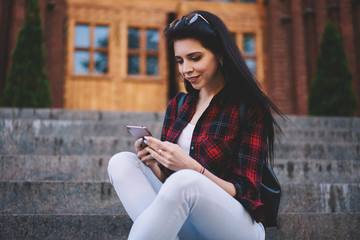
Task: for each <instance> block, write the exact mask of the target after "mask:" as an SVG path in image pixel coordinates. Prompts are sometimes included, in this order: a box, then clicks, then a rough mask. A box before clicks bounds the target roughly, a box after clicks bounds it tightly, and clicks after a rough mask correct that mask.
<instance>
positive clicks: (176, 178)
mask: <svg viewBox="0 0 360 240" xmlns="http://www.w3.org/2000/svg"><path fill="white" fill-rule="evenodd" d="M201 178H204V176H203V175H202V174H200V173H199V172H197V171H194V170H190V169H183V170H179V171H177V172H175V173H173V174H172V175H171V176H170V177H168V179H167V180H166V181H165V183H164V185H163V187H162V188H161V190H160V193H159V194H161V192H163V194H164V195H165V196H166V198H170V199H169V200H171V198H175V199H176V198H177V199H178V198H179V197H180V196H190V195H194V194H196V192H197V191H196V189H197V188H198V187H199V184H200V183H201V181H200V180H201ZM194 190H195V191H194Z"/></svg>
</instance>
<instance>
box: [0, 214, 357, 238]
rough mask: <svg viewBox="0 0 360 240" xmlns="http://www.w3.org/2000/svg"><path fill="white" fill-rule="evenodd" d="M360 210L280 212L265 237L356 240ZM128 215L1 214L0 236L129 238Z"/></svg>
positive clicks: (129, 224) (129, 221)
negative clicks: (276, 223) (275, 225)
mask: <svg viewBox="0 0 360 240" xmlns="http://www.w3.org/2000/svg"><path fill="white" fill-rule="evenodd" d="M359 218H360V213H336V214H331V213H330V214H311V213H310V214H309V213H307V214H280V215H279V218H278V224H279V228H267V229H266V240H288V239H291V240H303V239H327V240H338V239H341V240H354V239H358V237H359V236H360V221H359ZM131 225H132V222H131V220H130V219H129V217H128V216H127V215H112V214H109V215H93V214H91V215H32V214H31V215H26V214H21V215H18V214H1V215H0V239H7V240H15V239H16V240H17V239H48V240H58V239H127V236H128V233H129V230H130V228H131Z"/></svg>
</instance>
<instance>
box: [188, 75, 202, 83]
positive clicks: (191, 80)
mask: <svg viewBox="0 0 360 240" xmlns="http://www.w3.org/2000/svg"><path fill="white" fill-rule="evenodd" d="M199 77H200V75H199V76H195V77H187V78H186V80H188V81H189V82H190V83H194V82H196V81H197V80H198V79H199Z"/></svg>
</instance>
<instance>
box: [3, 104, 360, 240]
mask: <svg viewBox="0 0 360 240" xmlns="http://www.w3.org/2000/svg"><path fill="white" fill-rule="evenodd" d="M163 116H164V115H163V113H135V112H132V113H129V112H88V111H70V110H49V109H41V110H34V109H24V110H19V109H6V108H2V109H1V108H0V166H1V168H0V194H1V195H0V239H126V237H127V234H128V231H129V229H130V227H131V220H130V219H129V217H128V216H127V214H126V212H125V210H124V208H123V207H122V205H121V203H120V201H119V199H118V198H117V196H116V194H115V191H114V190H113V188H112V186H111V184H110V183H109V180H108V176H107V170H106V168H107V164H108V160H109V158H110V156H111V155H113V154H114V153H116V152H119V151H122V150H130V151H131V150H132V149H133V139H132V137H131V136H130V135H129V134H128V133H127V131H126V128H125V125H126V124H140V125H147V126H149V128H150V129H151V131H152V133H153V135H155V136H157V137H158V136H160V131H161V125H162V121H163ZM289 118H290V120H291V123H290V124H289V123H285V122H283V121H282V120H279V121H280V124H281V126H282V128H283V132H284V134H285V136H282V135H279V139H278V142H277V143H276V153H275V155H276V157H275V166H274V169H275V172H276V173H277V175H278V177H279V180H280V182H281V184H282V189H283V196H282V199H281V205H280V214H279V226H278V228H268V229H267V239H360V237H359V236H360V191H359V190H360V119H359V118H308V117H293V116H291V117H289Z"/></svg>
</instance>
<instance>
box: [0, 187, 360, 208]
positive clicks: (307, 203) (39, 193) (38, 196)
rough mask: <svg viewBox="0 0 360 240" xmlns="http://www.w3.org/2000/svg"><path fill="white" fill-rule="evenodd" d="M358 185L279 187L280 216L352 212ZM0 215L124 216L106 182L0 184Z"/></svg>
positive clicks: (359, 194)
mask: <svg viewBox="0 0 360 240" xmlns="http://www.w3.org/2000/svg"><path fill="white" fill-rule="evenodd" d="M359 199H360V183H343V184H306V185H305V184H282V197H281V202H280V212H281V213H333V212H356V211H358V209H360V201H359ZM0 203H1V205H0V213H7V214H21V213H22V214H36V213H41V214H91V213H93V214H109V213H125V210H124V208H123V207H122V205H121V203H120V201H119V199H118V197H117V196H116V193H115V190H114V188H113V186H112V185H111V184H110V183H108V182H0Z"/></svg>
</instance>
